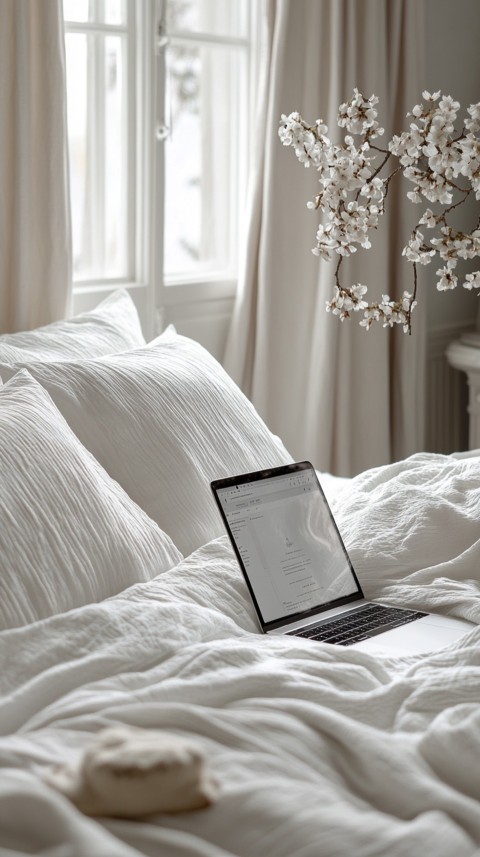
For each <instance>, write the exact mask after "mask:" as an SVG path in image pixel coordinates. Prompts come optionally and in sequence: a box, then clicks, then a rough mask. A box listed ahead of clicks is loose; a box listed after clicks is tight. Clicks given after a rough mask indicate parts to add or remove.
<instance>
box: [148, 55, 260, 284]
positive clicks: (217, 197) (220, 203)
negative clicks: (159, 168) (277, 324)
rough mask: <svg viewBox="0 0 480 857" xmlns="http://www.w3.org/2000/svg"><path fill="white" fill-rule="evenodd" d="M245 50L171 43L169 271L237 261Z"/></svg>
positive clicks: (221, 267) (167, 190)
mask: <svg viewBox="0 0 480 857" xmlns="http://www.w3.org/2000/svg"><path fill="white" fill-rule="evenodd" d="M243 59H244V58H243V56H242V55H241V52H240V51H236V50H232V48H228V49H226V48H224V47H219V46H204V47H192V46H191V45H188V44H174V45H171V46H170V47H169V49H168V52H167V60H168V80H169V83H168V88H169V94H170V100H171V108H170V110H171V125H172V134H171V138H170V139H169V140H167V143H166V146H165V197H166V198H165V230H164V236H165V242H164V264H165V274H166V276H167V277H168V276H171V275H177V274H180V273H182V274H183V273H193V272H195V274H199V275H201V274H202V273H206V272H212V271H219V272H220V271H223V272H225V271H226V270H230V271H231V269H232V268H233V267H234V265H235V259H234V258H233V256H234V253H235V244H236V241H235V238H236V226H237V224H236V217H235V212H236V210H237V208H238V165H239V157H240V152H241V151H242V149H243V150H244V145H243V146H242V140H241V139H240V135H241V128H240V127H238V126H239V122H238V117H239V116H240V115H241V102H242V100H243V94H242V92H241V86H240V83H241V75H240V72H241V63H242V61H243Z"/></svg>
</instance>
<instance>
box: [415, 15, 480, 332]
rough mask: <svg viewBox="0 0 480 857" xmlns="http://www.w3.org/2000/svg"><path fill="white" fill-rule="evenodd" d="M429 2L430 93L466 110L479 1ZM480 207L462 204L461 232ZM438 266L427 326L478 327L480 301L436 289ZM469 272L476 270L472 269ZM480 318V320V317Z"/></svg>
mask: <svg viewBox="0 0 480 857" xmlns="http://www.w3.org/2000/svg"><path fill="white" fill-rule="evenodd" d="M422 2H425V3H426V15H427V33H428V42H427V46H426V50H427V53H426V66H427V79H426V84H425V88H426V89H428V90H429V91H430V92H431V91H434V90H437V89H441V90H442V92H443V93H444V94H445V95H451V96H452V98H455V99H456V100H457V101H459V102H460V104H461V107H462V110H461V111H460V115H461V116H463V115H464V111H465V109H466V107H468V106H469V105H470V104H474V103H477V102H478V101H480V50H479V40H480V0H422ZM479 208H480V203H479V202H478V201H477V200H471V201H470V200H469V201H468V203H467V204H466V205H465V206H462V208H461V209H460V211H459V212H458V214H459V219H458V221H456V222H455V225H456V226H457V228H460V229H461V228H464V229H466V230H468V231H470V230H471V228H472V225H473V224H475V222H476V221H477V220H478V216H479ZM437 267H438V266H437V265H436V264H435V262H433V263H432V264H431V266H430V267H429V269H428V278H429V287H428V298H427V308H428V309H427V327H428V329H429V330H436V329H438V328H443V327H444V326H449V325H450V326H454V325H463V324H475V321H476V318H477V313H478V310H479V299H478V297H477V295H476V294H472V293H469V292H468V291H466V289H463V288H462V287H461V286H460V287H457V288H456V289H455V291H453V292H450V293H448V294H445V293H442V294H440V293H439V292H437V290H436V288H435V271H436V270H437ZM469 270H472V269H471V268H469ZM479 320H480V319H479Z"/></svg>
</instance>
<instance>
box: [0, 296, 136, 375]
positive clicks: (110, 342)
mask: <svg viewBox="0 0 480 857" xmlns="http://www.w3.org/2000/svg"><path fill="white" fill-rule="evenodd" d="M144 344H145V339H144V337H143V334H142V329H141V327H140V320H139V318H138V313H137V309H136V307H135V304H134V303H133V301H132V299H131V297H130V295H129V294H128V292H127V291H125V290H124V289H118V290H117V291H116V292H113V294H111V295H109V297H108V298H105V300H104V301H102V302H101V303H100V304H99V305H98V306H97V307H96V308H95V309H93V310H90V311H88V312H83V313H80V314H79V315H76V316H74V317H73V318H69V319H66V320H65V321H55V322H53V323H52V324H47V325H46V326H45V327H38V328H37V329H36V330H27V331H24V332H22V333H6V334H4V335H3V336H0V361H1V362H2V363H18V362H20V361H22V360H32V361H33V360H78V359H80V360H81V359H82V358H84V357H99V356H101V355H102V354H112V353H113V352H115V351H127V349H129V348H136V347H138V346H139V345H144Z"/></svg>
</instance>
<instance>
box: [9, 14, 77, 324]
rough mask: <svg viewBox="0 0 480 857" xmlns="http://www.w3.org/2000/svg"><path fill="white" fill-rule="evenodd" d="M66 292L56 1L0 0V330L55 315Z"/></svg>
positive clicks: (61, 70) (66, 209)
mask: <svg viewBox="0 0 480 857" xmlns="http://www.w3.org/2000/svg"><path fill="white" fill-rule="evenodd" d="M70 291H71V229H70V202H69V191H68V155H67V118H66V90H65V49H64V35H63V15H62V4H61V0H41V2H39V0H0V333H5V332H7V331H9V332H13V331H16V330H24V329H28V328H33V327H36V326H38V325H41V324H46V323H48V322H50V321H53V320H55V319H57V318H61V317H63V316H64V315H65V314H66V312H67V311H68V309H69V300H70Z"/></svg>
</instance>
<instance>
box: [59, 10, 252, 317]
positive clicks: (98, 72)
mask: <svg viewBox="0 0 480 857" xmlns="http://www.w3.org/2000/svg"><path fill="white" fill-rule="evenodd" d="M63 3H64V18H65V43H66V54H67V101H68V123H69V147H70V171H71V197H72V226H73V245H74V280H75V284H76V286H77V287H80V286H81V287H82V289H83V290H85V289H86V288H88V287H92V288H94V287H97V288H98V285H99V284H103V285H109V284H111V285H112V287H113V285H116V284H118V283H125V284H136V285H140V286H144V287H147V288H151V289H154V290H155V293H156V298H157V301H156V302H157V304H168V303H171V302H173V301H178V300H182V299H188V298H189V297H192V295H195V299H202V297H203V296H211V295H212V294H218V295H220V294H224V295H225V294H229V293H230V294H231V293H232V291H233V289H234V285H235V280H236V276H237V263H238V249H239V243H240V236H241V232H242V226H243V225H244V224H243V223H242V219H241V218H242V213H243V212H244V209H245V191H246V183H247V174H248V166H249V145H248V144H249V139H251V133H250V134H249V131H250V119H251V116H252V112H253V107H254V105H253V98H252V95H253V93H254V92H255V89H254V85H253V84H254V76H253V75H252V69H253V65H254V62H255V61H256V58H257V52H256V51H255V45H257V37H256V36H257V32H258V29H259V28H258V24H257V21H256V19H255V17H254V15H253V13H252V10H255V11H256V14H257V15H258V7H259V6H260V5H261V4H258V3H255V0H168V2H167V0H164V2H162V0H141V2H139V0H137V2H135V0H63ZM174 287H177V288H174ZM178 287H180V288H178ZM182 295H183V298H182V297H181V296H182Z"/></svg>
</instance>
